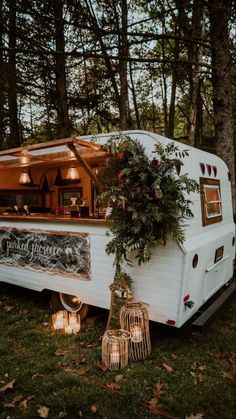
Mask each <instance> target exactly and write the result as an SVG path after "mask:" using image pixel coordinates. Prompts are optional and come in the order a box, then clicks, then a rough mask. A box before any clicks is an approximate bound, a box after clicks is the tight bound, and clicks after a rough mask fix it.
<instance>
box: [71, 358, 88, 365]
mask: <svg viewBox="0 0 236 419" xmlns="http://www.w3.org/2000/svg"><path fill="white" fill-rule="evenodd" d="M72 362H73V364H76V365H80V364H86V358H85V357H83V358H81V357H79V356H77V357H76V358H75V359H73V360H72Z"/></svg>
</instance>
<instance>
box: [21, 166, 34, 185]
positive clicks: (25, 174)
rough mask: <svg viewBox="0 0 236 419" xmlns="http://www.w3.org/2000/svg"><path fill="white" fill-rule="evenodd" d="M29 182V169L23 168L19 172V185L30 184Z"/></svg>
mask: <svg viewBox="0 0 236 419" xmlns="http://www.w3.org/2000/svg"><path fill="white" fill-rule="evenodd" d="M30 183H31V179H30V174H29V171H28V170H27V169H26V170H23V172H21V174H20V178H19V184H20V185H26V184H30Z"/></svg>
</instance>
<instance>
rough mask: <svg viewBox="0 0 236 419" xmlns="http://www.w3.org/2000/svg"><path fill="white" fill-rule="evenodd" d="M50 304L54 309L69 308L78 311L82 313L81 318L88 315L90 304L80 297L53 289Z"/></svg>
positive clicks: (68, 309)
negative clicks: (83, 301)
mask: <svg viewBox="0 0 236 419" xmlns="http://www.w3.org/2000/svg"><path fill="white" fill-rule="evenodd" d="M50 305H51V308H52V309H53V311H58V310H67V311H69V312H76V313H78V314H79V315H80V318H81V320H84V319H85V318H86V317H87V314H88V311H89V305H88V304H83V303H82V301H81V300H80V299H79V297H77V296H75V295H70V294H64V293H62V292H55V291H52V293H51V302H50Z"/></svg>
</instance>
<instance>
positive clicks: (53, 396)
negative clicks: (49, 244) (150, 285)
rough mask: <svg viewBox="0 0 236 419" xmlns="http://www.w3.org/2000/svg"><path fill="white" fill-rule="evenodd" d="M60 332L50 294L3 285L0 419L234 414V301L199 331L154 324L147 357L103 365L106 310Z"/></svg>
mask: <svg viewBox="0 0 236 419" xmlns="http://www.w3.org/2000/svg"><path fill="white" fill-rule="evenodd" d="M100 313H101V314H103V316H100V317H99V318H98V319H97V321H96V322H95V323H94V324H91V323H92V322H87V323H84V324H83V330H82V331H81V332H80V333H79V334H78V335H76V336H68V335H63V334H61V333H55V332H53V331H52V329H51V322H50V321H51V312H50V308H49V299H48V296H47V295H44V294H40V293H36V292H32V291H29V290H24V289H21V288H17V287H13V286H9V285H6V284H1V286H0V322H1V327H0V418H5V419H7V418H8V419H11V418H17V419H21V418H30V419H34V418H39V417H45V418H46V417H48V418H49V419H50V418H68V419H73V418H104V419H105V418H107V419H116V418H128V419H132V418H140V419H145V418H169V419H170V418H172V419H174V418H179V419H181V418H183V419H185V418H191V419H193V418H197V419H201V418H204V419H234V418H235V394H234V393H235V381H234V366H235V302H234V300H233V299H231V300H230V302H229V303H228V304H227V306H226V307H225V308H224V310H223V311H222V313H221V314H220V315H219V316H218V317H217V319H215V321H214V322H213V323H212V324H211V327H210V328H209V329H208V330H207V331H205V332H204V333H201V334H193V333H192V330H191V329H190V328H189V327H184V328H182V329H181V330H177V329H171V328H170V327H164V326H161V325H157V324H155V323H151V325H150V331H151V340H152V353H151V356H150V357H149V358H148V359H147V360H146V361H144V362H138V363H129V364H128V367H127V368H125V369H123V370H121V371H118V372H112V371H104V370H103V368H102V365H101V338H102V335H103V333H104V331H105V328H106V321H107V315H108V312H106V311H105V312H102V311H101V312H100Z"/></svg>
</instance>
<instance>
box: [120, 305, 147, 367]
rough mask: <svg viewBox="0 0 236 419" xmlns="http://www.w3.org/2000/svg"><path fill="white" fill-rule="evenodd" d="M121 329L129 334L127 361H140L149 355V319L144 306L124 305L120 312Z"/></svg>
mask: <svg viewBox="0 0 236 419" xmlns="http://www.w3.org/2000/svg"><path fill="white" fill-rule="evenodd" d="M120 324H121V327H122V329H124V330H127V331H129V332H130V341H129V359H130V360H131V361H141V360H144V359H146V358H147V357H148V356H149V355H150V353H151V340H150V334H149V318H148V311H147V308H146V304H144V303H141V302H129V303H126V304H125V305H124V306H123V307H122V309H121V311H120Z"/></svg>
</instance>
